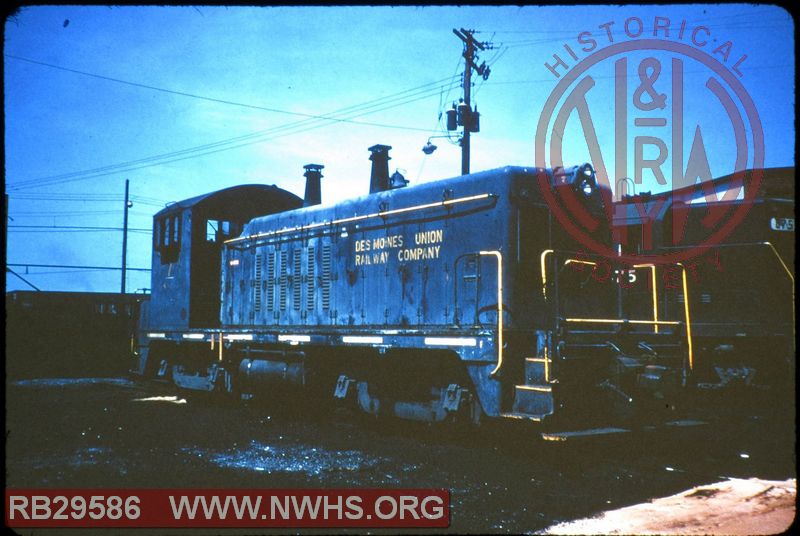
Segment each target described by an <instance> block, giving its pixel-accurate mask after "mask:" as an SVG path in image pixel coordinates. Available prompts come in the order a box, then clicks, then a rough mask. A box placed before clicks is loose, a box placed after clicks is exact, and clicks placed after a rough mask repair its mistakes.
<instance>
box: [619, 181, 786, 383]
mask: <svg viewBox="0 0 800 536" xmlns="http://www.w3.org/2000/svg"><path fill="white" fill-rule="evenodd" d="M753 173H756V172H754V171H752V170H751V171H748V172H746V173H744V174H742V175H729V176H725V177H720V178H718V179H715V180H714V181H709V182H708V183H706V184H698V185H697V186H695V187H687V188H683V189H681V190H676V191H674V192H666V193H662V194H655V195H650V194H644V195H637V196H629V197H625V198H624V199H623V200H622V201H621V202H619V203H617V204H616V207H615V218H614V234H615V242H616V243H618V244H620V247H621V248H622V250H623V251H624V252H625V253H630V254H634V255H644V256H654V257H657V258H658V257H660V258H666V257H668V256H670V255H674V254H676V253H681V252H689V251H691V252H693V255H692V256H691V257H690V258H688V259H687V260H686V261H684V263H683V264H684V265H685V266H686V267H687V269H688V273H689V278H688V283H689V292H688V300H689V301H688V304H686V303H684V295H683V293H682V292H681V291H680V289H679V288H678V287H679V286H678V285H674V284H669V282H668V281H660V282H658V284H659V285H660V287H661V290H662V292H661V298H660V303H659V307H660V311H661V312H662V314H665V315H670V314H674V313H675V311H677V310H680V309H682V308H685V307H688V309H689V310H690V312H691V331H692V337H693V341H694V354H695V361H696V364H697V371H696V374H695V381H696V382H697V383H698V384H700V385H701V386H703V387H706V388H710V389H715V388H721V387H723V386H732V385H735V384H738V385H740V386H749V387H754V388H756V389H757V390H758V389H760V390H769V389H773V390H775V391H776V392H778V393H782V394H786V393H787V392H788V393H793V389H794V375H795V303H794V274H795V263H794V256H795V234H794V222H795V215H794V180H795V179H794V168H773V169H764V170H758V174H759V175H760V183H761V184H760V188H759V191H758V192H757V195H751V194H750V193H749V192H748V195H747V196H745V195H744V191H743V189H742V188H749V187H750V185H751V184H752V181H751V178H752V174H753ZM726 192H730V193H728V194H727V195H726ZM741 209H746V212H745V213H744V214H745V215H744V217H743V218H742V219H741V221H739V222H738V223H737V224H736V225H735V226H732V230H731V231H730V233H728V234H727V236H725V237H724V238H723V239H722V240H719V241H714V243H710V244H709V245H708V246H707V247H704V248H702V249H700V250H698V246H701V245H702V244H704V243H705V242H707V241H708V240H709V238H710V237H711V236H712V232H713V231H715V230H717V229H718V228H719V226H720V225H721V224H723V223H724V222H725V221H726V220H727V219H728V218H731V217H732V215H733V214H734V213H735V212H736V211H737V210H741ZM646 299H647V298H646V297H645V296H641V297H640V299H639V301H640V302H642V301H646Z"/></svg>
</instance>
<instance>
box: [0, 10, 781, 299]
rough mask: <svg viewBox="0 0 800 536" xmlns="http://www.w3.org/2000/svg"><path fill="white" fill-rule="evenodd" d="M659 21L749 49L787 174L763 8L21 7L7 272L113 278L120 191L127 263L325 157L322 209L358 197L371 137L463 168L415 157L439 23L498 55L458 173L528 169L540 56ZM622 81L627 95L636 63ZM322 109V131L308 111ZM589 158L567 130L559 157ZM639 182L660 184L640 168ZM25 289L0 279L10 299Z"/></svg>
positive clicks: (447, 51) (417, 177) (440, 100)
mask: <svg viewBox="0 0 800 536" xmlns="http://www.w3.org/2000/svg"><path fill="white" fill-rule="evenodd" d="M656 16H660V17H667V18H669V19H670V20H671V21H672V32H673V33H672V36H673V37H672V39H673V40H674V39H675V33H676V32H677V31H678V27H679V24H680V21H686V28H687V29H689V30H690V29H692V28H696V27H698V26H705V27H706V28H708V30H709V33H710V36H709V37H708V41H709V43H708V44H707V45H706V46H705V47H702V48H703V51H704V52H705V53H710V52H711V50H712V47H716V46H719V45H721V44H723V43H725V42H728V41H730V42H731V45H732V46H731V51H730V56H729V60H728V61H727V62H723V64H724V67H725V68H727V69H729V70H730V68H731V67H732V65H733V63H734V62H735V61H736V59H738V58H740V57H741V56H742V55H747V58H746V60H745V61H744V62H743V63H742V64H741V65H740V70H741V73H742V76H741V77H738V79H739V81H740V82H741V84H742V86H743V87H744V89H745V90H746V91H747V93H748V94H749V95H750V96H751V97H752V99H753V101H754V104H755V107H756V109H757V110H758V113H759V115H760V118H761V121H762V123H763V128H764V139H765V163H766V165H767V166H792V165H794V145H795V131H794V115H795V113H794V104H795V103H794V100H795V99H794V76H795V59H794V35H793V34H794V22H793V20H792V19H791V17H790V16H789V15H788V14H787V13H786V12H785V11H783V10H782V9H780V8H778V7H775V6H769V5H745V4H729V5H699V4H698V5H680V6H642V5H635V6H613V7H610V6H566V7H565V6H561V7H537V6H531V7H522V8H520V7H416V8H415V7H366V6H365V7H277V8H276V7H230V8H225V7H208V6H198V7H196V8H195V7H191V6H185V7H177V6H175V7H156V6H153V7H105V6H33V7H26V8H23V9H22V10H20V11H19V12H17V13H16V14H14V15H12V16H10V17H9V18H7V19H6V21H5V43H4V69H5V80H4V88H5V103H4V104H5V126H6V130H5V161H6V170H5V171H6V175H5V185H6V192H7V193H8V194H9V212H10V216H11V218H12V220H10V221H9V226H10V228H9V242H8V262H9V263H15V264H24V263H29V264H59V265H81V266H119V264H120V257H121V243H122V233H121V232H120V231H118V230H116V228H119V227H121V225H122V213H123V210H122V208H123V206H122V205H123V201H122V199H123V193H124V183H125V179H129V180H130V184H131V196H132V200H133V203H134V205H133V207H132V209H131V212H130V222H129V225H130V228H131V229H132V231H131V233H130V234H129V241H128V266H129V267H134V268H141V267H144V268H147V267H149V266H150V235H149V229H150V228H151V227H152V215H153V214H154V213H155V212H157V211H158V210H160V208H163V206H164V204H165V203H167V202H170V201H177V200H180V199H184V198H188V197H192V196H195V195H198V194H201V193H205V192H208V191H213V190H216V189H219V188H224V187H228V186H232V185H235V184H242V183H266V184H277V185H279V186H281V187H283V188H286V189H288V190H290V191H293V192H295V193H297V194H299V195H302V192H303V186H304V178H303V167H302V166H303V165H304V164H307V163H311V162H314V163H321V164H324V165H325V170H324V175H325V178H324V179H323V200H324V201H325V202H335V201H338V200H341V199H344V198H348V197H353V196H356V195H361V194H364V193H366V191H367V190H368V185H369V168H370V166H369V164H370V162H369V160H368V156H369V153H368V152H367V147H369V146H371V145H373V144H376V143H383V144H387V145H391V146H392V147H393V149H392V151H391V156H392V161H391V162H390V165H391V168H392V169H391V171H394V169H395V168H399V169H400V170H401V171H402V172H403V173H404V174H405V175H406V178H408V179H409V180H410V181H411V183H412V184H414V183H419V182H423V181H428V180H435V179H441V178H446V177H450V176H455V175H457V174H459V173H460V158H461V156H460V149H459V147H458V145H457V144H455V143H453V141H454V140H453V141H451V140H448V139H447V138H434V139H432V140H431V141H432V142H433V143H435V144H436V145H437V146H438V150H437V151H436V152H434V153H433V154H432V155H429V156H426V155H425V154H423V153H422V151H421V148H422V146H423V145H424V144H425V142H426V141H427V140H428V137H429V136H442V135H444V134H445V133H444V132H442V123H440V121H439V120H438V114H439V112H440V111H444V110H446V109H447V108H448V107H449V106H450V104H451V103H452V102H453V101H454V100H457V98H458V97H459V96H460V94H461V89H460V75H461V73H462V72H463V67H464V64H463V60H462V59H461V52H462V44H461V42H460V41H459V40H458V39H457V38H456V36H455V35H453V32H452V30H453V28H468V29H475V30H478V31H479V32H480V33H478V34H476V36H477V37H478V38H479V39H481V40H486V41H491V42H493V43H494V45H495V48H494V49H493V50H487V51H485V52H483V53H482V54H481V55H480V56H481V57H480V61H486V62H487V63H488V64H489V65H490V66H491V75H490V77H489V79H488V80H487V81H485V82H484V81H482V80H481V79H480V77H476V78H475V79H474V81H475V85H474V87H473V95H474V98H473V103H474V104H477V106H478V108H479V111H480V113H481V132H480V133H478V134H476V135H474V136H473V137H472V170H473V171H479V170H483V169H489V168H494V167H499V166H503V165H506V164H514V165H531V164H533V163H534V136H535V130H536V125H537V122H538V121H539V117H540V115H541V113H542V109H543V107H544V104H545V101H546V99H547V98H548V96H549V95H550V93H551V92H552V91H553V90H554V88H555V87H556V83H557V82H558V80H557V79H556V78H555V77H554V76H553V75H552V74H551V73H550V72H549V71H548V69H547V68H546V67H545V65H544V64H545V63H546V62H551V63H552V62H553V55H554V54H559V55H561V56H562V57H566V53H565V49H564V48H563V45H564V44H565V43H566V44H569V45H570V46H572V47H573V49H574V50H578V49H579V47H580V45H579V44H578V41H577V36H578V34H580V32H583V31H589V32H591V33H592V35H593V36H594V37H595V38H596V39H597V40H598V43H599V48H602V47H603V46H606V45H607V44H608V43H607V41H606V40H605V35H606V34H605V33H604V30H601V29H600V25H603V24H604V23H607V22H609V21H613V22H614V24H613V26H611V31H612V36H614V38H615V42H619V41H625V40H631V38H629V37H628V36H626V35H625V33H624V30H623V27H624V21H625V20H626V19H628V18H630V17H638V18H640V19H641V20H642V21H643V23H644V26H645V31H651V32H652V30H653V20H654V18H655V17H656ZM689 30H687V31H689ZM687 35H688V34H687ZM601 38H602V39H601ZM684 42H685V40H684ZM696 48H700V47H696ZM586 55H587V54H584V53H582V54H581V56H582V57H585V56H586ZM644 56H646V55H645V54H640V55H639V56H633V57H632V59H635V60H637V61H639V60H641V59H643V58H644ZM717 57H718V59H720V55H719V54H718V55H717ZM592 73H593V75H594V76H595V78H596V80H597V87H598V89H597V91H595V92H594V93H592V94H591V95H590V96H588V97H587V101H588V103H589V105H590V107H591V108H592V110H593V112H592V113H593V119H594V121H595V127H596V128H597V131H598V138H599V141H600V146H601V148H602V150H603V151H604V153H605V152H606V151H611V153H610V154H613V150H614V149H613V147H611V145H612V144H613V139H614V136H613V127H612V126H610V121H608V120H604V118H603V113H606V115H607V114H608V113H609V110H610V106H611V105H610V104H609V103H611V102H613V94H612V89H611V84H608V83H604V82H608V81H609V79H613V64H612V63H609V62H607V63H606V64H604V65H602V66H598V67H597V69H595V70H594V71H592ZM664 76H665V77H666V76H667V74H666V71H665V74H664ZM629 77H630V79H631V80H632V82H631V86H630V87H631V90H630V91H631V92H632V91H633V88H634V87H635V85H634V84H633V82H636V79H637V74H636V70H635V67H631V69H630V70H629ZM707 78H708V71H707V69H705V68H704V67H703V66H702V65H699V64H695V63H692V62H691V61H688V60H687V62H686V65H685V86H686V87H687V89H686V95H685V101H686V102H685V108H686V110H685V112H686V118H687V119H686V124H687V125H688V124H690V123H691V124H694V123H697V124H698V125H701V130H702V136H703V139H704V141H705V145H706V149H707V152H708V158H709V163H710V166H711V170H712V173H713V174H714V175H715V176H718V175H723V174H726V173H728V172H730V171H731V170H730V169H727V167H726V166H729V165H730V164H729V162H730V161H731V154H732V151H733V149H732V147H733V145H732V143H731V139H732V131H731V127H730V125H728V126H725V121H724V117H722V116H721V111H722V108H720V106H719V105H717V106H716V107H715V106H712V105H709V104H708V103H709V99H708V95H707V94H706V93H704V91H706V90H704V89H703V86H702V84H703V82H704V80H706V79H707ZM601 86H603V87H602V88H601ZM659 87H660V86H659ZM698 88H699V89H698ZM343 109H346V110H344V111H342V110H343ZM667 111H669V110H668V109H667ZM332 112H336V113H335V114H334V115H333V116H334V117H335V118H336V119H338V120H337V121H329V120H321V119H314V117H313V116H320V115H325V114H331V113H332ZM304 114H305V115H304ZM309 116H312V117H309ZM343 120H344V121H343ZM687 132H688V134H687V135H686V138H687V139H686V140H685V145H686V147H685V151H684V152H685V153H686V154H685V158H688V152H689V151H688V148H689V147H690V144H691V141H692V139H691V138H692V132H693V130H687ZM453 138H455V136H453ZM632 147H633V146H632V145H631V146H630V149H629V151H630V154H633V153H632V150H633V149H632ZM653 149H654V148H653V147H650V148H647V149H646V150H645V152H646V154H649V153H648V151H652V150H653ZM650 156H651V157H652V154H650ZM588 158H589V155H588V152H587V149H586V143H585V141H583V134H582V132H581V130H580V123H579V122H578V121H577V118H574V117H573V118H570V120H569V122H568V123H567V129H566V132H565V136H564V160H565V163H566V164H573V163H575V164H577V163H581V162H583V161H586V160H587V159H588ZM611 160H612V161H613V157H612V158H611ZM607 164H608V163H607ZM612 170H613V166H612V169H610V172H611V171H612ZM626 171H627V174H628V175H631V174H632V173H633V170H632V168H631V169H628V170H626ZM668 178H670V177H668ZM637 188H639V189H640V190H659V189H660V188H662V186H660V185H659V184H658V183H656V182H655V178H654V177H652V176H649V175H647V174H646V176H645V177H643V183H642V184H641V185H638V186H637ZM87 227H102V228H111V229H109V230H105V229H87ZM76 228H77V229H76ZM13 269H14V270H15V271H17V272H19V273H20V274H22V275H23V277H25V278H26V279H28V280H29V281H30V282H31V283H33V284H35V285H36V286H37V287H39V288H42V289H44V290H93V291H111V292H115V291H118V289H119V272H114V271H88V270H72V269H56V268H27V269H26V268H25V267H13ZM149 286H150V283H149V275H148V274H147V273H144V272H129V276H128V285H127V288H128V289H129V290H130V291H133V290H136V289H140V288H148V287H149ZM26 288H30V287H28V286H27V285H26V284H25V283H23V282H22V281H21V280H20V279H18V278H16V277H14V276H13V275H11V274H8V277H7V284H6V289H7V290H15V289H26Z"/></svg>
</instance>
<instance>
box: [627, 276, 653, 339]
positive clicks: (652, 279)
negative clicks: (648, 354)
mask: <svg viewBox="0 0 800 536" xmlns="http://www.w3.org/2000/svg"><path fill="white" fill-rule="evenodd" d="M633 267H634V268H650V278H651V281H650V282H651V284H652V286H653V320H658V290H657V287H658V285H657V284H656V265H655V264H634V265H633ZM653 333H658V324H655V326H653Z"/></svg>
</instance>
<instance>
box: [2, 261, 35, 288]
mask: <svg viewBox="0 0 800 536" xmlns="http://www.w3.org/2000/svg"><path fill="white" fill-rule="evenodd" d="M6 272H8V273H10V274H13V275H15V276H17V277H18V278H20V279H22V281H23V282H25V284H27V285H28V286H29V287H31V288H32V289H33V290H37V291H40V292H41V290H42V289H40V288H39V287H37V286H36V285H34V284H33V283H31V282H30V281H28V280H27V279H25V278H24V277H22V276H21V275H19V274H18V273H17V272H15V271H14V270H12V269H11V268H9V267H8V266H6Z"/></svg>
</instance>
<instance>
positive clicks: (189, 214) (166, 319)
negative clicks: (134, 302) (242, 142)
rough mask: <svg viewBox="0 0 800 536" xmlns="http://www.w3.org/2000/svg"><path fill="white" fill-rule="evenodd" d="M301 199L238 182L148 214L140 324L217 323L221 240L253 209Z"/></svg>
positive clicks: (275, 208) (278, 207)
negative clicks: (148, 259) (148, 267)
mask: <svg viewBox="0 0 800 536" xmlns="http://www.w3.org/2000/svg"><path fill="white" fill-rule="evenodd" d="M301 205H302V200H301V199H300V198H299V197H297V196H295V195H294V194H291V193H289V192H287V191H285V190H282V189H280V188H277V187H276V186H266V185H244V186H235V187H232V188H227V189H224V190H219V191H217V192H213V193H210V194H206V195H202V196H198V197H194V198H192V199H188V200H186V201H181V202H179V203H175V204H172V205H170V206H168V207H167V208H165V209H163V210H161V211H160V212H158V213H157V214H156V215H155V216H154V217H153V260H152V299H151V302H150V306H149V311H148V318H147V319H146V321H147V324H145V325H146V326H149V327H151V328H152V329H159V330H160V329H189V328H211V327H216V326H219V308H220V300H219V278H220V259H221V251H222V244H223V242H224V240H226V239H228V238H230V237H233V236H237V235H238V234H239V233H240V232H241V230H242V227H243V226H244V224H245V223H246V222H247V221H249V220H250V219H252V218H253V217H255V216H257V215H263V214H271V213H275V212H280V211H283V210H290V209H294V208H297V207H299V206H301Z"/></svg>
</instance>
